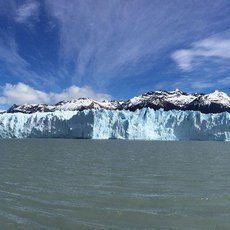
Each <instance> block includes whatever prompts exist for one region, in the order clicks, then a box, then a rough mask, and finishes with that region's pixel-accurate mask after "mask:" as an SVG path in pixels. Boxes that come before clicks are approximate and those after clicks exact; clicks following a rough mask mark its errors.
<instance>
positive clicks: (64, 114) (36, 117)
mask: <svg viewBox="0 0 230 230" xmlns="http://www.w3.org/2000/svg"><path fill="white" fill-rule="evenodd" d="M27 137H62V138H92V139H111V138H119V139H144V140H226V141H228V140H230V113H227V112H224V113H218V114H202V113H200V112H195V111H178V110H171V111H163V110H157V111H155V110H153V109H149V108H144V109H141V110H136V111H135V112H130V111H126V110H122V111H118V110H105V109H100V110H94V109H92V110H84V111H55V112H48V113H33V114H23V113H13V114H10V113H5V114H0V138H27Z"/></svg>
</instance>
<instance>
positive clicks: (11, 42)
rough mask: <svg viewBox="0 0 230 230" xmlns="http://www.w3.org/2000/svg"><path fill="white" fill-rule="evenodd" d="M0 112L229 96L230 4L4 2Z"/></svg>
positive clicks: (190, 0)
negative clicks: (161, 94)
mask: <svg viewBox="0 0 230 230" xmlns="http://www.w3.org/2000/svg"><path fill="white" fill-rule="evenodd" d="M0 9H1V10H0V107H2V108H4V107H7V106H9V105H11V104H13V103H18V104H20V103H49V104H52V103H56V102H57V101H59V100H62V99H72V98H78V97H93V98H95V99H99V100H101V99H127V98H129V97H132V96H134V95H137V94H141V93H143V92H146V91H151V90H157V89H165V90H174V89H176V88H179V89H181V90H184V91H187V92H211V91H213V90H214V89H219V90H223V91H225V92H227V93H230V64H229V63H230V14H229V12H230V1H229V0H202V1H201V0H65V1H63V0H40V1H38V0H7V1H6V0H0Z"/></svg>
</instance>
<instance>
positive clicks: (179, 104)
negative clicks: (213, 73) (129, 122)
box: [7, 89, 230, 114]
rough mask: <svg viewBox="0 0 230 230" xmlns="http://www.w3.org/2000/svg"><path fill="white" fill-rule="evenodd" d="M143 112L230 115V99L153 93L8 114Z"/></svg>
mask: <svg viewBox="0 0 230 230" xmlns="http://www.w3.org/2000/svg"><path fill="white" fill-rule="evenodd" d="M142 108H152V109H154V110H158V109H163V110H165V111H169V110H172V109H175V110H183V111H185V110H190V111H191V110H192V111H200V112H202V113H221V112H230V97H229V96H228V95H227V94H226V93H224V92H220V91H217V90H216V91H214V92H213V93H210V94H198V93H195V94H189V93H185V92H182V91H180V90H178V89H177V90H175V91H153V92H148V93H145V94H142V95H140V96H136V97H133V98H131V99H129V100H127V101H96V100H92V99H89V98H79V99H76V100H70V101H61V102H59V103H57V104H55V105H46V104H29V105H27V104H25V105H13V106H12V107H11V108H10V109H8V110H7V113H16V112H21V113H27V114H31V113H34V112H54V111H60V110H62V111H82V110H86V109H107V110H130V111H135V110H137V109H142Z"/></svg>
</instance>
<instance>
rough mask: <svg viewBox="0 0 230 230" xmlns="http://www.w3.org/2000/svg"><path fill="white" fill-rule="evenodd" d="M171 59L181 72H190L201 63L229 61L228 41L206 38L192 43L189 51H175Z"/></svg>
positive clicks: (229, 46) (229, 49) (229, 41)
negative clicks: (218, 60) (217, 60)
mask: <svg viewBox="0 0 230 230" xmlns="http://www.w3.org/2000/svg"><path fill="white" fill-rule="evenodd" d="M171 57H172V59H173V60H174V61H175V62H176V63H177V65H178V67H179V68H180V69H181V70H183V71H188V70H192V68H193V67H194V65H196V64H202V62H203V61H211V60H212V59H216V58H218V59H230V39H221V38H216V37H213V38H207V39H204V40H201V41H198V42H195V43H193V44H192V47H191V48H190V49H181V50H177V51H175V52H174V53H173V54H172V56H171Z"/></svg>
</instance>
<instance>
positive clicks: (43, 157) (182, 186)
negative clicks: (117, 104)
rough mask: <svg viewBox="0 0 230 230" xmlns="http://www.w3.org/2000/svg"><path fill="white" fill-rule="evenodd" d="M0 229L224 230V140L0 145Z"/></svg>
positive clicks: (228, 168)
mask: <svg viewBox="0 0 230 230" xmlns="http://www.w3.org/2000/svg"><path fill="white" fill-rule="evenodd" d="M0 226H1V229H79V230H81V229H156V230H158V229H159V230H162V229H165V230H170V229H172V230H173V229H175V230H180V229H181V230H182V229H183V230H187V229H188V230H192V229H194V230H206V229H209V230H212V229H213V230H214V229H218V230H219V229H221V230H224V229H226V230H227V229H228V230H229V229H230V143H228V142H198V141H197V142H194V141H190V142H183V141H176V142H164V141H122V140H78V139H76V140H73V139H72V140H69V139H22V140H20V139H8V140H0Z"/></svg>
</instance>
